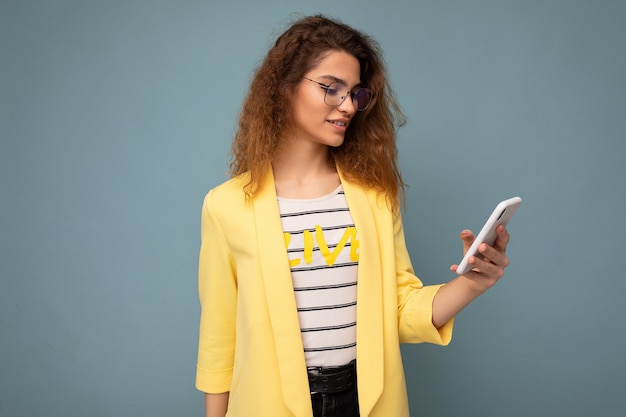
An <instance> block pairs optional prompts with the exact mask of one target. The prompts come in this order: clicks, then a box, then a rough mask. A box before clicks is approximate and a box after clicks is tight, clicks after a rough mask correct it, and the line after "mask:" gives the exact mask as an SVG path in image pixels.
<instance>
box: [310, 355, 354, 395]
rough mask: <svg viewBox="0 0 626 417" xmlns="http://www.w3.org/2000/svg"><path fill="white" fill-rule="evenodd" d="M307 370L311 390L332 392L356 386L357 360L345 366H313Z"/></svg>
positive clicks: (325, 392)
mask: <svg viewBox="0 0 626 417" xmlns="http://www.w3.org/2000/svg"><path fill="white" fill-rule="evenodd" d="M307 372H308V374H309V389H310V391H311V392H320V393H324V394H332V393H336V392H341V391H345V390H349V389H355V388H356V360H353V361H352V362H350V363H349V364H347V365H343V366H332V367H315V366H313V367H309V368H307Z"/></svg>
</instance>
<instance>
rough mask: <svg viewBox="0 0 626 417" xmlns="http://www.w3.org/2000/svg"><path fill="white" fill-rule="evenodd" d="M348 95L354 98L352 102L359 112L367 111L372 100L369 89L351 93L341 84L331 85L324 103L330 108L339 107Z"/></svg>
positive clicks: (360, 89)
mask: <svg viewBox="0 0 626 417" xmlns="http://www.w3.org/2000/svg"><path fill="white" fill-rule="evenodd" d="M348 95H351V96H352V101H353V103H354V105H355V106H356V108H357V110H365V109H367V106H369V104H370V100H371V99H372V91H371V90H369V89H367V88H359V89H357V90H356V91H355V92H353V93H351V92H350V91H349V90H348V87H347V86H346V85H344V84H341V83H330V84H329V85H328V88H327V89H326V96H325V97H324V101H325V102H326V104H328V105H329V106H339V105H341V103H343V102H344V100H345V99H346V97H347V96H348Z"/></svg>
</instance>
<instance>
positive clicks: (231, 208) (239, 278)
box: [196, 171, 453, 417]
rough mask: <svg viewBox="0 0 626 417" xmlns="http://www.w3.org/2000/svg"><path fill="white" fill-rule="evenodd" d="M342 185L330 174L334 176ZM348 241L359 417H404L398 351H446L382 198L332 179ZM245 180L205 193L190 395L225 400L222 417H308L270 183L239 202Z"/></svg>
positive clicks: (448, 328) (446, 338) (425, 291)
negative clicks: (352, 235)
mask: <svg viewBox="0 0 626 417" xmlns="http://www.w3.org/2000/svg"><path fill="white" fill-rule="evenodd" d="M340 176H341V172H340ZM341 182H342V185H343V189H344V191H345V198H346V200H347V202H348V205H349V207H350V213H351V216H352V219H353V222H354V225H355V227H356V230H358V235H359V236H358V239H359V240H358V241H359V261H358V286H357V307H356V308H357V317H358V320H357V324H356V338H357V340H356V359H357V362H356V363H357V380H358V384H357V385H358V399H359V408H360V415H361V416H362V417H389V416H394V417H406V416H408V415H409V412H408V399H407V393H406V387H405V380H404V373H403V368H402V360H401V355H400V347H399V343H403V342H406V343H420V342H429V343H436V344H441V345H445V344H447V343H449V342H450V339H451V334H452V326H453V320H451V321H450V322H448V323H447V324H445V325H444V326H442V327H441V328H440V329H436V328H435V327H434V326H433V324H432V301H433V298H434V296H435V294H436V292H437V290H438V289H439V287H440V286H423V284H422V283H421V281H420V280H419V279H418V278H417V277H416V276H415V275H414V273H413V269H412V266H411V262H410V259H409V255H408V253H407V250H406V246H405V241H404V233H403V228H402V220H401V218H400V216H399V215H398V214H394V213H393V212H392V211H391V210H390V209H389V208H388V206H387V204H386V203H385V200H384V197H382V196H380V195H379V194H378V193H377V192H375V191H373V190H368V189H364V188H362V187H360V186H358V185H356V184H354V183H352V182H350V181H348V180H346V179H345V178H343V177H342V178H341ZM246 183H247V177H246V175H243V176H240V177H237V178H234V179H231V180H229V181H227V182H226V183H224V184H222V185H220V186H218V187H216V188H214V189H213V190H211V191H210V192H209V193H208V195H207V197H206V198H205V201H204V206H203V211H202V246H201V250H200V263H199V294H200V301H201V305H202V315H201V322H200V342H199V353H198V369H197V377H196V387H197V388H198V389H199V390H201V391H204V392H211V393H219V392H226V391H230V396H229V408H228V414H227V415H228V416H229V417H250V416H272V417H283V416H284V417H287V416H290V417H291V416H296V417H312V415H313V414H312V403H311V395H310V392H309V386H308V385H309V383H308V375H307V366H306V361H305V355H304V347H303V343H302V337H301V334H300V325H299V318H298V312H297V303H296V297H295V295H294V289H293V281H292V277H291V271H290V267H289V258H288V256H287V254H286V251H285V239H284V235H283V233H282V224H281V220H280V216H279V208H278V202H277V197H276V192H275V186H274V181H273V175H272V173H271V171H270V172H268V175H267V176H266V178H265V179H264V181H263V183H262V186H261V189H260V191H259V193H258V194H257V195H256V196H255V198H254V199H253V200H251V201H250V200H247V199H246V196H245V194H244V192H243V186H244V185H245V184H246Z"/></svg>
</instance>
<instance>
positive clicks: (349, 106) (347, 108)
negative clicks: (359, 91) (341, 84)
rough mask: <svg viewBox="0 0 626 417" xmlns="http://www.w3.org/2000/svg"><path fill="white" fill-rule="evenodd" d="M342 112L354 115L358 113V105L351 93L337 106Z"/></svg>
mask: <svg viewBox="0 0 626 417" xmlns="http://www.w3.org/2000/svg"><path fill="white" fill-rule="evenodd" d="M337 109H339V111H340V112H342V113H345V114H350V115H352V114H354V113H356V105H355V104H354V98H353V96H352V94H351V93H348V95H347V96H346V98H345V100H344V101H343V102H342V103H341V104H340V105H339V106H337Z"/></svg>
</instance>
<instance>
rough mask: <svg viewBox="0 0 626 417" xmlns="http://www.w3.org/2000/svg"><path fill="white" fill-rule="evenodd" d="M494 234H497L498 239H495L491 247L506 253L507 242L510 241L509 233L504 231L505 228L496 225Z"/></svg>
mask: <svg viewBox="0 0 626 417" xmlns="http://www.w3.org/2000/svg"><path fill="white" fill-rule="evenodd" d="M496 233H497V234H498V237H497V238H496V242H495V243H494V244H493V247H494V248H496V249H498V250H501V251H503V252H504V251H506V246H507V245H508V244H509V240H510V239H511V236H510V235H509V231H508V230H506V227H504V226H503V225H498V227H497V228H496Z"/></svg>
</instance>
